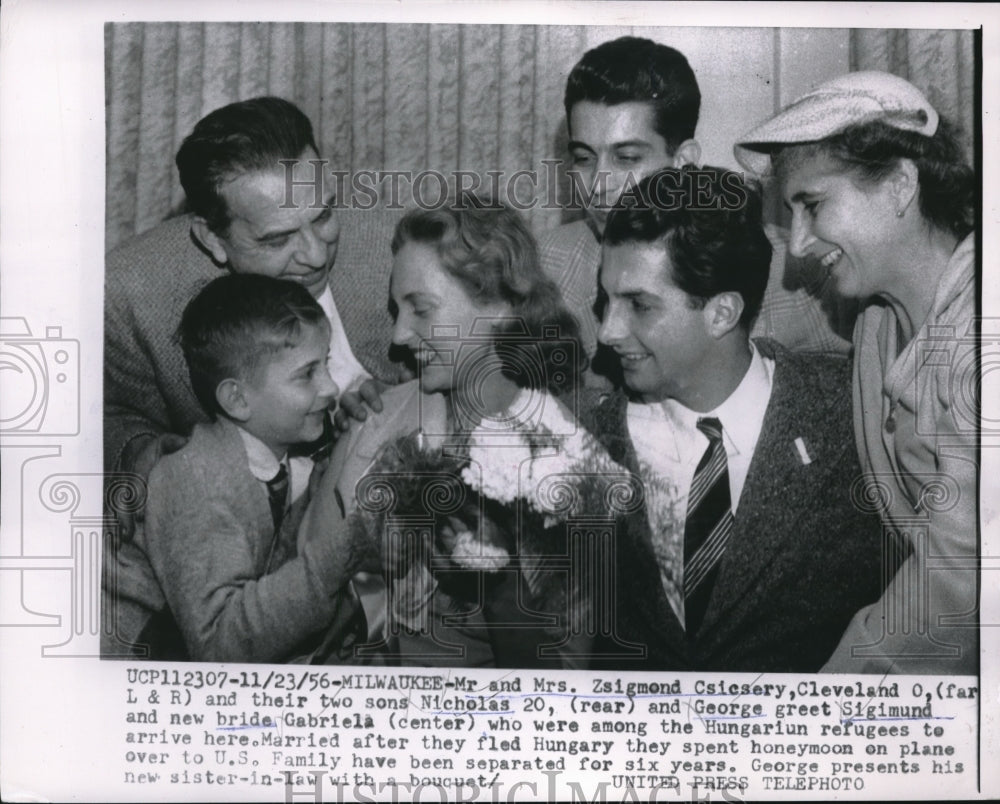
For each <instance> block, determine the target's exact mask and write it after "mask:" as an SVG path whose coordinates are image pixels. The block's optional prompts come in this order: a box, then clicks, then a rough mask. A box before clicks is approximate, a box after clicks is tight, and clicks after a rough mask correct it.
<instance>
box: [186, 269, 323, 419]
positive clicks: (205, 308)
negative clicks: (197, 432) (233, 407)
mask: <svg viewBox="0 0 1000 804" xmlns="http://www.w3.org/2000/svg"><path fill="white" fill-rule="evenodd" d="M324 322H326V314H325V313H324V312H323V308H322V307H320V306H319V303H318V302H317V301H316V300H315V299H314V298H313V297H312V295H311V294H310V293H309V291H308V290H306V289H305V288H304V287H303V286H302V285H300V284H298V283H297V282H292V281H290V280H287V279H275V278H273V277H270V276H261V275H260V274H226V275H223V276H220V277H218V278H217V279H213V280H212V281H211V282H209V283H208V284H207V285H205V287H204V288H202V289H201V291H200V292H199V293H198V295H197V296H195V297H194V298H193V299H192V300H191V301H190V302H188V305H187V307H185V308H184V314H183V315H182V316H181V323H180V326H179V327H178V329H177V339H178V340H179V341H180V345H181V349H182V350H183V352H184V360H185V362H186V363H187V367H188V373H189V375H190V377H191V387H192V389H193V390H194V395H195V396H196V397H197V399H198V402H200V403H201V406H202V408H204V410H205V412H206V413H208V414H209V416H211V418H212V419H213V420H214V419H215V418H216V417H217V416H218V415H219V414H220V413H221V414H223V415H225V411H224V410H223V409H222V407H221V406H220V405H219V401H218V399H217V398H216V395H215V391H216V389H217V388H218V387H219V383H221V382H222V381H223V380H227V379H239V380H254V379H256V378H257V377H258V376H259V374H258V372H259V371H260V370H261V369H262V368H263V367H264V365H266V364H265V363H264V361H265V360H266V359H267V358H268V357H269V356H270V355H273V354H274V353H276V352H278V351H279V350H281V349H284V348H287V347H291V346H295V345H296V344H298V343H299V341H300V339H301V337H302V329H303V325H322V324H323V323H324Z"/></svg>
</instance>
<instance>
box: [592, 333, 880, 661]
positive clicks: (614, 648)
mask: <svg viewBox="0 0 1000 804" xmlns="http://www.w3.org/2000/svg"><path fill="white" fill-rule="evenodd" d="M755 343H756V344H757V348H758V349H759V350H760V352H761V353H762V354H763V355H765V356H767V357H773V358H774V360H775V370H774V385H773V390H772V393H771V400H770V402H769V404H768V407H767V412H766V414H765V417H764V424H763V428H762V429H761V433H760V437H759V440H758V442H757V447H756V450H755V453H754V456H753V459H752V461H751V464H750V471H749V474H748V475H747V479H746V484H745V486H744V488H743V493H742V496H741V497H740V502H739V506H738V509H737V512H736V522H735V525H734V527H733V531H732V534H731V536H730V540H729V545H728V547H727V549H726V551H725V553H724V555H723V558H722V562H721V565H720V568H719V575H718V577H717V580H716V583H715V586H714V587H713V592H712V597H711V599H710V601H709V605H708V610H707V612H706V614H705V619H704V622H703V624H702V626H701V628H700V629H699V630H698V632H697V633H696V634H695V635H694V636H693V637H692V636H689V635H687V634H686V633H685V632H684V629H683V627H682V626H681V624H680V622H679V621H678V619H677V617H676V616H675V614H674V612H673V609H672V608H671V606H670V604H669V602H668V601H667V598H666V596H665V594H664V592H663V587H662V584H661V582H660V576H659V570H658V568H657V563H656V559H655V557H654V555H653V548H652V543H651V535H650V530H649V525H648V524H647V518H646V510H645V508H644V507H643V508H640V509H639V510H638V511H636V512H635V513H633V514H629V515H627V516H625V517H624V520H623V521H622V522H621V525H620V526H619V531H618V533H617V537H616V545H615V553H614V555H615V572H614V578H615V595H614V609H613V615H614V616H613V622H614V624H615V634H613V635H610V634H609V635H606V636H604V637H602V638H599V639H598V641H597V644H596V645H595V649H596V650H595V653H598V654H604V655H603V658H602V657H600V656H598V657H595V658H594V659H593V661H592V666H593V667H602V668H607V667H615V668H619V669H622V670H650V669H663V670H720V671H741V672H804V673H808V672H815V671H817V670H818V669H819V668H820V667H821V666H822V665H823V663H824V662H825V661H826V660H827V658H829V656H830V654H831V652H832V651H833V649H834V648H835V647H836V646H837V642H838V641H839V640H840V637H841V635H842V634H843V632H844V630H845V628H846V627H847V624H848V622H849V621H850V619H851V616H852V615H853V614H854V612H856V611H857V610H858V609H860V608H861V607H863V606H865V605H868V604H869V603H871V602H872V601H874V600H876V599H877V598H878V596H879V594H880V592H881V589H882V586H883V580H882V577H883V576H882V567H881V557H882V549H881V544H882V540H881V528H880V525H879V519H878V517H877V516H872V515H870V514H864V513H862V512H861V510H859V508H858V507H857V506H855V505H854V504H853V503H852V483H853V482H854V481H855V480H856V479H857V478H858V477H859V476H860V474H861V469H860V466H859V464H858V458H857V453H856V452H855V446H854V438H853V432H852V420H851V375H850V365H849V363H848V362H847V361H846V360H844V359H842V358H838V357H826V356H819V355H801V354H796V353H792V352H789V351H788V350H786V349H784V348H783V347H782V346H780V345H779V344H777V343H775V342H774V341H769V340H767V339H758V340H755ZM587 393H588V394H589V395H591V397H592V398H593V397H596V395H597V392H593V391H591V392H587ZM581 401H582V402H583V404H581V406H580V407H581V415H582V420H583V422H584V425H585V426H586V427H588V428H589V429H591V430H592V432H594V434H595V435H596V436H597V437H598V438H599V439H600V440H601V441H602V443H604V445H605V446H606V447H607V449H608V451H609V452H610V454H611V457H612V458H614V459H615V460H616V461H618V462H619V463H621V464H622V465H623V466H625V467H627V468H628V469H629V470H630V471H632V472H638V471H639V466H638V464H637V459H636V453H635V449H634V447H633V445H632V442H631V439H630V437H629V434H628V425H627V420H626V405H627V399H626V397H625V395H624V394H622V393H621V392H616V393H613V394H605V395H603V396H602V397H601V398H600V399H599V401H596V404H589V400H588V399H587V398H586V397H585V398H584V399H582V400H581ZM798 438H801V439H802V442H801V443H802V444H803V445H804V447H805V449H806V451H807V453H808V456H809V458H810V459H811V461H810V462H809V463H804V461H803V459H802V458H801V457H800V453H799V450H798V448H797V447H796V444H795V440H796V439H798ZM621 642H625V643H631V644H632V646H633V650H632V651H625V652H626V653H630V652H633V651H634V650H635V648H634V646H636V645H641V646H643V647H642V649H641V650H640V651H639V652H640V653H641V654H644V655H642V656H636V655H632V656H629V657H626V656H619V657H617V658H615V657H614V656H612V655H611V654H613V653H615V652H622V651H621V648H620V647H619V646H618V645H617V644H616V643H621Z"/></svg>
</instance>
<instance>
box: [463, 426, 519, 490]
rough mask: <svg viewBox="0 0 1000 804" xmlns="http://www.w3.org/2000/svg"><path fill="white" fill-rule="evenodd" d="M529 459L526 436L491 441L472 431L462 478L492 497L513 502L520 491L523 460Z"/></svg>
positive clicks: (475, 488)
mask: <svg viewBox="0 0 1000 804" xmlns="http://www.w3.org/2000/svg"><path fill="white" fill-rule="evenodd" d="M530 460H531V447H530V446H529V445H528V442H527V440H526V439H525V438H524V437H523V436H521V437H520V438H519V439H518V443H516V444H509V443H507V442H504V443H502V444H496V443H493V444H490V443H488V442H487V443H483V440H482V439H480V438H479V437H477V435H476V434H475V433H473V436H472V444H471V446H470V448H469V465H468V466H466V467H465V468H464V469H463V470H462V480H464V481H465V482H466V483H467V484H468V485H469V487H470V488H472V489H473V490H475V491H478V492H480V493H482V494H483V495H484V496H485V497H488V498H490V499H491V500H496V501H497V502H501V503H510V502H513V501H514V500H516V499H517V497H518V495H519V492H520V485H521V484H520V479H521V464H523V463H524V462H526V461H530Z"/></svg>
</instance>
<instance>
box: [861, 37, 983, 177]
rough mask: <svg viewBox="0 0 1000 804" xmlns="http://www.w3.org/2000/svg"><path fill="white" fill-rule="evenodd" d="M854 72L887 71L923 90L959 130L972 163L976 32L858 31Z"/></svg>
mask: <svg viewBox="0 0 1000 804" xmlns="http://www.w3.org/2000/svg"><path fill="white" fill-rule="evenodd" d="M851 33H852V35H851V69H853V70H884V71H886V72H890V73H895V74H896V75H898V76H901V77H903V78H905V79H906V80H907V81H909V82H910V83H912V84H914V85H915V86H917V87H919V88H920V89H921V90H922V91H923V92H924V94H925V95H926V96H927V100H929V101H930V102H931V106H933V107H934V108H935V109H937V111H938V113H939V114H940V115H942V116H944V117H946V118H947V119H948V121H949V122H950V123H952V124H954V125H956V126H958V127H959V129H960V130H961V133H962V139H963V144H964V145H965V149H966V151H965V153H966V158H967V159H968V161H969V164H972V157H973V153H974V151H973V145H974V141H975V132H976V126H977V125H978V121H977V120H976V118H975V83H974V77H975V71H974V66H975V56H974V52H973V36H972V32H971V31H897V30H857V31H852V32H851Z"/></svg>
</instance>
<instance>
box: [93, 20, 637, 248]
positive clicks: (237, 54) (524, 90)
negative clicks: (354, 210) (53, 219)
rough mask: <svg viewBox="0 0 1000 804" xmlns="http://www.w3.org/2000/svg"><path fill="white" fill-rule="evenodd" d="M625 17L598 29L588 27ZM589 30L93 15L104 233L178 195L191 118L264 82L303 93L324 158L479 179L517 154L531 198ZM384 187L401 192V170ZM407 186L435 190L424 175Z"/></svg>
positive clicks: (136, 222)
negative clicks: (99, 47) (139, 19)
mask: <svg viewBox="0 0 1000 804" xmlns="http://www.w3.org/2000/svg"><path fill="white" fill-rule="evenodd" d="M628 30H629V29H625V28H604V29H602V30H601V31H600V32H598V36H599V40H598V41H601V40H603V39H609V38H613V37H615V36H620V35H621V34H623V33H626V32H627V31H628ZM593 36H594V32H593V31H588V30H587V29H585V28H583V27H575V28H568V27H538V26H529V25H523V26H489V25H385V24H345V23H331V24H319V23H308V24H307V23H252V22H251V23H205V24H203V23H152V24H150V23H128V24H115V25H112V24H108V25H107V26H106V29H105V45H106V53H107V67H106V79H107V84H106V86H107V93H106V107H107V108H106V114H107V131H108V135H107V207H106V208H107V221H106V247H107V248H111V247H113V246H114V245H115V244H117V243H119V242H121V241H122V240H123V239H125V238H127V237H130V236H131V235H133V234H136V233H138V232H141V231H143V230H145V229H148V228H150V227H151V226H154V225H155V224H157V223H158V222H160V221H161V220H163V219H164V218H165V217H167V216H168V215H170V214H171V213H173V212H176V211H178V209H179V208H180V207H181V205H182V203H183V192H182V190H181V188H180V184H179V181H178V179H177V171H176V169H175V167H174V163H173V158H174V155H175V154H176V152H177V148H178V147H179V145H180V143H181V141H182V140H183V138H184V137H185V136H186V135H187V134H188V133H190V131H191V128H192V127H193V126H194V124H195V123H196V122H197V121H198V119H199V118H201V117H202V116H204V115H205V114H207V113H208V112H209V111H211V110H212V109H215V108H218V107H219V106H223V105H225V104H226V103H231V102H232V101H236V100H241V99H245V98H250V97H254V96H256V95H264V94H272V95H280V96H282V97H285V98H288V99H290V100H292V101H294V102H295V103H297V104H298V105H299V106H300V107H301V108H302V110H303V111H304V112H305V113H306V114H307V115H308V116H309V118H310V119H311V120H312V121H313V125H314V126H315V130H316V138H317V144H318V145H319V147H320V151H321V154H322V155H323V156H324V157H327V158H328V159H329V160H330V163H331V166H332V167H334V168H335V169H337V170H343V171H348V172H349V173H351V174H353V173H356V172H357V171H361V170H379V171H389V170H398V171H413V172H415V173H419V172H420V171H425V170H432V171H439V172H442V173H444V172H448V173H449V174H450V173H451V172H453V171H456V170H468V171H473V172H474V173H475V174H477V175H478V176H479V177H480V179H481V181H482V182H483V184H482V186H483V187H484V188H487V187H489V181H490V180H489V177H488V176H486V175H485V174H486V172H487V171H490V170H500V171H503V172H504V173H505V177H506V176H509V175H511V174H513V173H514V172H515V171H518V170H522V169H531V170H536V171H537V172H538V175H539V179H538V180H537V181H535V182H529V181H524V182H521V183H519V184H518V185H517V187H518V192H519V198H523V199H524V200H531V199H533V198H542V197H544V196H545V194H547V193H548V192H549V187H548V183H549V181H548V180H549V178H550V176H549V173H551V172H552V168H546V167H545V166H544V165H543V164H542V162H543V160H551V159H553V158H556V157H561V156H563V154H564V152H565V132H564V130H563V113H562V94H563V89H564V84H565V80H566V75H567V73H568V72H569V70H570V68H571V67H572V66H573V64H574V63H575V62H576V60H577V59H578V58H579V57H580V55H581V54H582V53H583V52H584V51H585V50H586V49H587V48H588V47H589V46H590V41H591V38H592V37H593ZM560 175H562V174H561V173H560ZM466 181H467V183H471V182H472V179H471V178H470V179H467V180H466ZM505 181H506V178H505ZM399 187H400V192H401V195H400V199H399V200H400V201H401V203H403V204H406V203H408V202H409V201H410V200H411V185H410V184H409V183H408V182H406V181H401V182H400V184H399ZM421 187H422V190H423V192H424V193H425V196H427V197H430V198H432V199H433V198H435V197H436V196H437V194H438V192H439V189H438V188H439V183H437V182H436V181H434V180H433V179H431V178H428V179H427V180H425V181H424V182H423V183H422V184H421ZM505 187H506V185H504V188H505ZM525 214H526V215H527V217H528V219H529V222H530V223H531V225H532V227H533V228H534V229H536V230H541V229H545V228H548V227H550V226H554V225H556V224H557V223H559V220H560V212H559V210H558V209H543V208H540V207H539V206H537V205H536V207H535V208H533V209H531V210H528V211H526V212H525Z"/></svg>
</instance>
